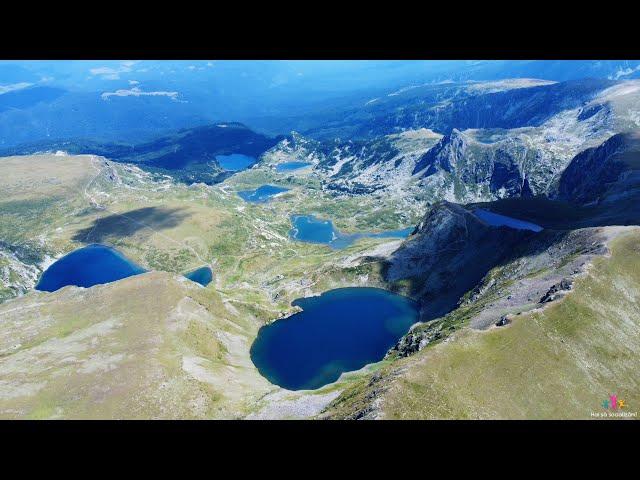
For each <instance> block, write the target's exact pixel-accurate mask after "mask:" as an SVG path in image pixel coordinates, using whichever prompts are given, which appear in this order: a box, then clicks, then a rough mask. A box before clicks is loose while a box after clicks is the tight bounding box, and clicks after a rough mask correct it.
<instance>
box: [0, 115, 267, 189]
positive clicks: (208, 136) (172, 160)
mask: <svg viewBox="0 0 640 480" xmlns="http://www.w3.org/2000/svg"><path fill="white" fill-rule="evenodd" d="M279 140H280V138H271V137H267V136H265V135H261V134H259V133H256V132H254V131H253V130H250V129H249V128H248V127H246V126H245V125H243V124H241V123H237V122H229V123H217V124H215V125H207V126H202V127H196V128H188V129H182V130H179V131H177V132H176V133H174V134H171V135H166V136H162V137H160V138H158V139H156V140H153V141H150V142H145V143H141V144H133V145H126V144H116V143H112V144H110V143H100V142H95V141H85V140H63V141H55V142H48V141H43V142H36V143H32V144H26V145H19V146H17V147H13V148H8V149H5V150H4V151H0V155H1V156H9V155H29V154H34V153H38V152H43V151H49V152H55V151H56V150H62V151H65V152H67V153H71V154H82V153H85V154H94V155H100V156H104V157H106V158H108V159H110V160H114V161H116V162H122V163H132V164H135V165H137V166H138V167H140V168H142V169H144V170H147V171H150V172H152V173H159V174H166V175H170V176H172V177H173V178H175V179H176V180H178V181H181V182H184V183H197V182H202V183H207V184H213V183H217V182H220V181H222V180H224V179H225V178H226V177H228V176H229V175H230V174H231V172H228V171H225V170H224V169H223V168H222V167H221V166H220V165H219V163H218V161H217V160H216V156H217V155H229V154H233V153H240V154H244V155H248V156H252V157H258V156H259V155H260V154H262V153H263V152H264V151H266V150H268V149H269V148H271V147H272V146H273V145H275V144H276V143H277V142H278V141H279Z"/></svg>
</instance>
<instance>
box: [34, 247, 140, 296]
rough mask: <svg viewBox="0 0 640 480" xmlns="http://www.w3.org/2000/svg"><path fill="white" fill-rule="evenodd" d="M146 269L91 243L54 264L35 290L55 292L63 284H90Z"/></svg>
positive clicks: (118, 253) (134, 273) (111, 250)
mask: <svg viewBox="0 0 640 480" xmlns="http://www.w3.org/2000/svg"><path fill="white" fill-rule="evenodd" d="M145 271H146V270H145V269H144V268H142V267H140V266H138V265H136V264H135V263H133V262H132V261H131V260H129V259H128V258H127V257H125V256H124V255H122V254H121V253H120V252H118V251H117V250H115V249H114V248H111V247H107V246H105V245H99V244H92V245H88V246H86V247H83V248H79V249H78V250H74V251H73V252H71V253H69V254H67V255H65V256H64V257H62V258H61V259H60V260H58V261H56V262H55V263H53V264H52V265H51V266H50V267H49V268H47V270H46V271H45V272H44V273H43V274H42V277H41V278H40V281H39V282H38V284H37V285H36V290H43V291H46V292H54V291H56V290H58V289H60V288H62V287H64V286H66V285H75V286H78V287H91V286H93V285H98V284H101V283H109V282H114V281H116V280H120V279H122V278H126V277H130V276H132V275H138V274H139V273H144V272H145Z"/></svg>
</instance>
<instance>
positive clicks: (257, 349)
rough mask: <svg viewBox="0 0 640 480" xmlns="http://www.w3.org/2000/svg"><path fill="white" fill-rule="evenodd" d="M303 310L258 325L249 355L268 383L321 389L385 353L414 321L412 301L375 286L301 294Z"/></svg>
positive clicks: (297, 388)
mask: <svg viewBox="0 0 640 480" xmlns="http://www.w3.org/2000/svg"><path fill="white" fill-rule="evenodd" d="M293 305H297V306H299V307H301V308H302V309H303V310H302V312H299V313H296V314H294V315H291V316H290V317H288V318H285V319H282V320H276V321H275V322H273V323H271V324H269V325H266V326H264V327H262V328H261V329H260V330H259V331H258V336H257V338H256V340H255V341H254V343H253V345H252V346H251V359H252V361H253V363H254V364H255V366H256V367H257V368H258V370H259V371H260V373H261V374H262V375H263V376H264V377H265V378H266V379H267V380H269V381H270V382H271V383H273V384H275V385H279V386H281V387H283V388H287V389H289V390H308V389H316V388H320V387H322V386H323V385H327V384H329V383H332V382H335V381H336V380H337V379H338V377H340V375H341V374H342V373H344V372H350V371H353V370H359V369H360V368H362V367H364V366H365V365H367V364H369V363H373V362H377V361H380V360H382V358H384V355H385V354H386V352H387V351H388V350H389V349H390V348H391V347H392V346H393V345H394V344H395V343H396V342H397V341H398V340H399V339H400V337H402V336H403V335H404V334H405V333H407V332H408V331H409V328H410V327H411V325H413V324H414V323H416V322H417V321H418V306H417V304H416V302H414V301H413V300H411V299H409V298H407V297H403V296H401V295H396V294H395V293H392V292H389V291H386V290H381V289H378V288H339V289H336V290H330V291H328V292H325V293H323V294H322V295H320V296H319V297H309V298H300V299H297V300H295V301H294V302H293Z"/></svg>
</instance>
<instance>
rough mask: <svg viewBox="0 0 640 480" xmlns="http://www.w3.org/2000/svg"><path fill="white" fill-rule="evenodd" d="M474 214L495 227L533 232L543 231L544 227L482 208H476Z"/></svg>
mask: <svg viewBox="0 0 640 480" xmlns="http://www.w3.org/2000/svg"><path fill="white" fill-rule="evenodd" d="M473 214H474V215H475V216H476V217H478V218H479V219H480V220H483V221H485V222H486V223H488V224H489V225H493V226H494V227H509V228H515V229H517V230H531V231H533V232H540V231H542V227H541V226H540V225H536V224H535V223H531V222H526V221H524V220H518V219H517V218H511V217H507V216H506V215H500V214H499V213H493V212H490V211H488V210H483V209H482V208H476V209H475V210H474V211H473Z"/></svg>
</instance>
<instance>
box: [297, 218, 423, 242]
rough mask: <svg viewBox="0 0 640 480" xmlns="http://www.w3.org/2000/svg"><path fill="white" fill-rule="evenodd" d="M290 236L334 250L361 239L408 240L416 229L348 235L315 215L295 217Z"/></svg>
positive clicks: (330, 222) (408, 228) (329, 221)
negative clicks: (327, 246)
mask: <svg viewBox="0 0 640 480" xmlns="http://www.w3.org/2000/svg"><path fill="white" fill-rule="evenodd" d="M291 224H292V228H291V230H290V231H289V236H290V237H291V238H293V239H294V240H299V241H301V242H309V243H322V244H325V245H329V246H330V247H332V248H345V247H348V246H349V245H351V244H352V243H353V242H355V241H356V240H357V239H359V238H365V237H368V238H406V237H408V236H409V235H410V234H411V232H413V229H414V227H407V228H403V229H399V230H387V231H385V232H380V233H351V234H346V233H342V232H340V231H339V230H337V229H336V228H335V227H334V226H333V222H332V221H331V220H320V219H317V218H316V217H315V216H313V215H293V216H292V217H291Z"/></svg>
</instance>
